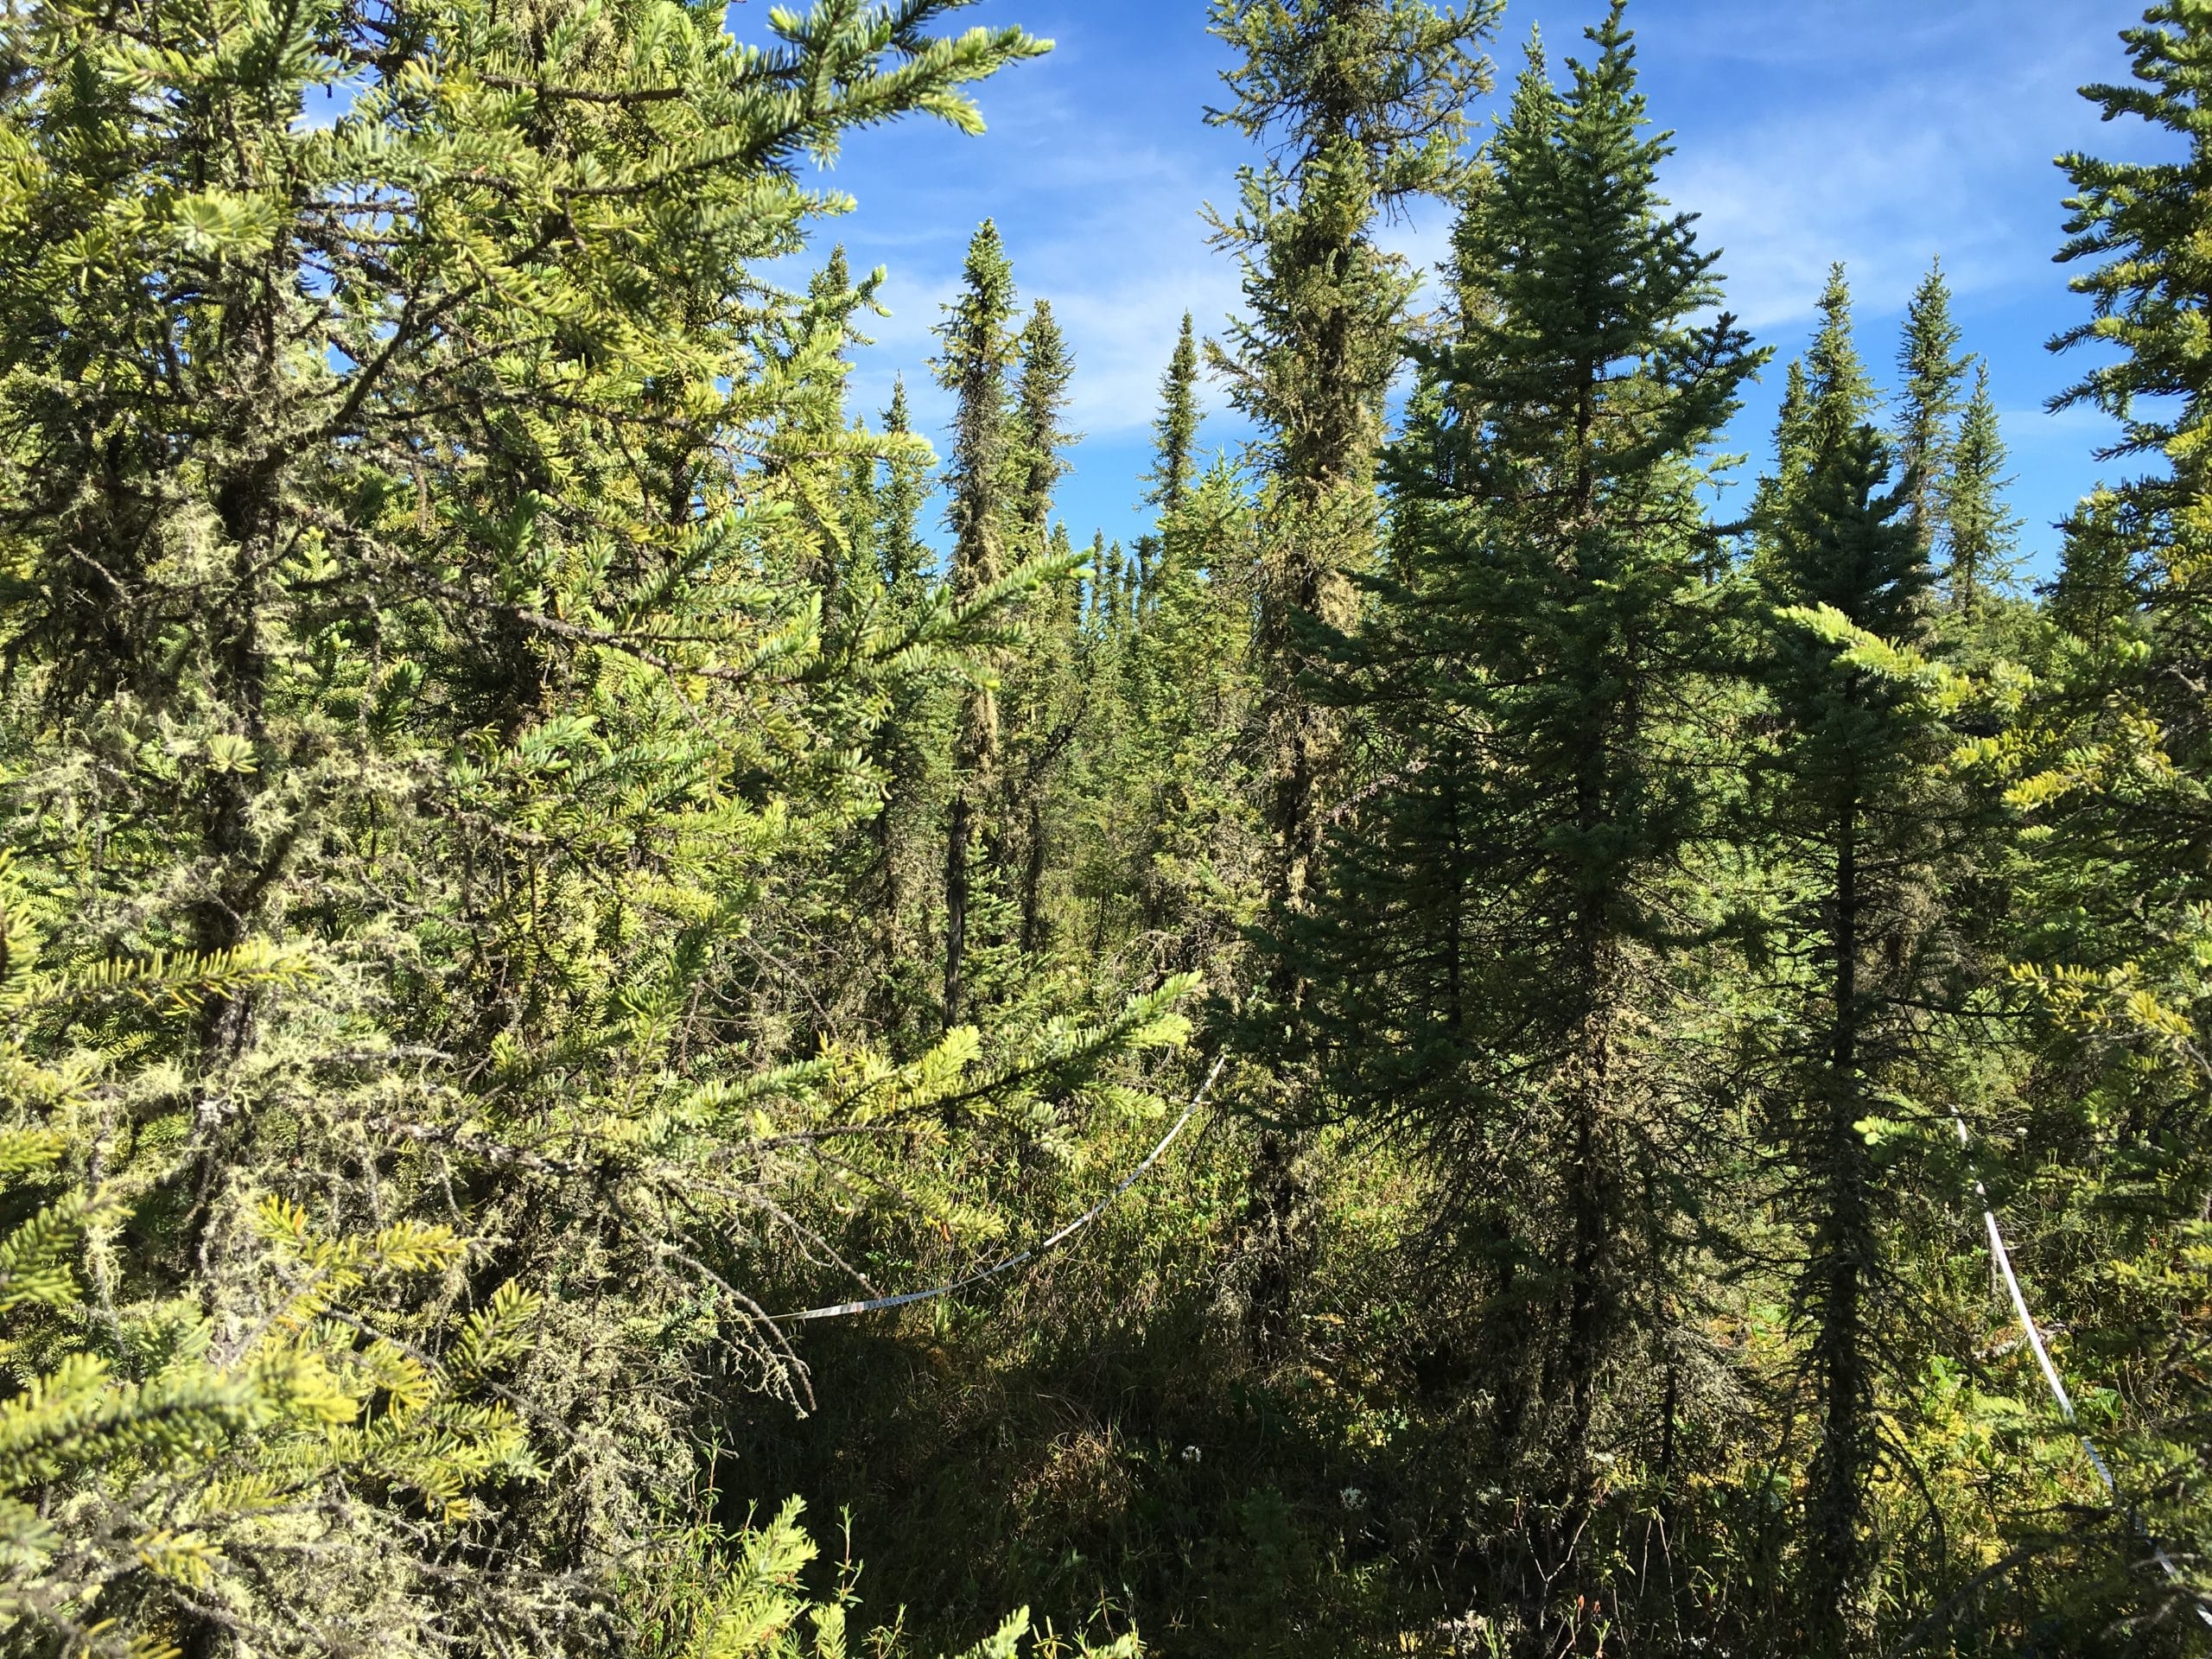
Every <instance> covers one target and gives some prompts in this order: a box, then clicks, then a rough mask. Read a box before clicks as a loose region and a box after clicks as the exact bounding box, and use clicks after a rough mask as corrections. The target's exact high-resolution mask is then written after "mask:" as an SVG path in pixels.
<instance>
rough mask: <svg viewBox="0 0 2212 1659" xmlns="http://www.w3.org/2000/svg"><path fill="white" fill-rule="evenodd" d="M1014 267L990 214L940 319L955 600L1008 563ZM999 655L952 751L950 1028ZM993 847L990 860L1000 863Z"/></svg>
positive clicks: (963, 987)
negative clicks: (950, 404) (948, 397)
mask: <svg viewBox="0 0 2212 1659" xmlns="http://www.w3.org/2000/svg"><path fill="white" fill-rule="evenodd" d="M1013 315H1014V268H1013V266H1012V265H1011V264H1008V262H1007V257H1006V249H1005V246H1004V245H1003V244H1002V243H1001V240H1000V238H999V232H998V226H996V225H995V224H993V223H992V222H991V221H990V220H988V219H986V220H984V221H983V224H982V227H981V228H980V229H978V230H977V231H976V234H975V236H974V238H972V239H971V240H970V241H969V245H968V258H967V264H966V266H965V268H964V269H963V273H962V293H961V296H960V298H959V299H958V300H957V301H956V302H953V303H952V304H951V305H950V306H948V307H947V308H945V316H944V321H943V322H942V323H941V324H940V325H939V326H938V340H939V341H940V342H941V346H942V350H941V354H940V355H939V357H938V363H937V375H938V384H939V385H943V386H944V389H945V390H946V391H950V392H951V393H952V394H953V396H954V397H956V398H957V399H958V409H957V414H956V416H955V417H954V428H953V439H952V454H951V456H950V462H949V464H948V467H947V471H946V480H945V493H946V505H945V519H946V522H947V524H949V525H950V527H951V530H952V533H953V536H954V538H955V539H954V543H953V549H952V562H951V563H952V568H951V573H950V583H951V589H952V594H953V597H954V598H955V600H956V601H967V600H972V599H974V598H976V596H977V595H978V594H983V593H986V592H988V590H990V589H991V588H994V587H995V586H996V585H997V584H998V583H999V582H1001V580H1002V579H1003V578H1004V577H1005V576H1006V575H1007V569H1008V568H1009V561H1008V557H1007V552H1008V541H1009V537H1010V536H1011V535H1013V534H1014V533H1016V527H1015V525H1014V524H1013V523H1012V522H1010V520H1011V514H1010V512H1009V503H1008V500H1007V482H1008V480H1007V468H1008V467H1009V465H1010V463H1011V459H1012V457H1013V455H1014V448H1013V440H1012V435H1011V434H1010V433H1009V430H1008V420H1007V384H1006V379H1007V369H1008V368H1009V367H1010V366H1011V365H1012V364H1013V362H1014V355H1015V351H1016V341H1015V340H1014V336H1013V335H1012V334H1010V333H1009V332H1008V328H1007V324H1008V322H1009V321H1010V320H1011V319H1012V317H1013ZM1001 665H1002V658H999V657H995V658H993V659H991V660H988V661H987V662H986V663H985V664H982V665H980V669H979V672H978V674H977V677H976V683H975V684H974V685H973V686H972V688H971V689H970V690H969V695H968V697H967V700H966V702H965V704H964V706H963V709H962V710H961V714H960V726H959V735H958V738H957V742H956V744H955V748H954V754H953V797H952V804H951V809H950V815H949V820H948V823H947V827H946V833H945V854H944V999H943V1016H944V1024H945V1026H946V1027H948V1028H949V1027H952V1026H953V1025H955V1024H957V1022H958V1020H959V1018H960V1014H961V1011H962V1007H963V1002H964V1001H965V998H966V994H967V968H968V951H969V924H970V919H971V918H970V913H969V912H970V909H971V906H972V905H973V902H974V899H975V887H974V879H975V871H974V868H973V865H974V861H975V857H976V842H977V839H978V837H979V835H982V834H984V833H988V827H987V826H985V825H983V824H982V823H980V822H979V820H980V819H981V818H982V815H983V814H984V813H985V812H986V811H987V810H988V804H989V803H990V801H991V798H992V797H993V796H994V795H995V793H996V791H997V789H998V785H999V775H998V774H999V760H1000V755H999V737H1000V732H999V708H998V690H997V686H996V683H995V682H996V679H997V676H998V672H999V670H1000V668H1001ZM990 861H991V862H993V863H995V862H996V849H991V859H990Z"/></svg>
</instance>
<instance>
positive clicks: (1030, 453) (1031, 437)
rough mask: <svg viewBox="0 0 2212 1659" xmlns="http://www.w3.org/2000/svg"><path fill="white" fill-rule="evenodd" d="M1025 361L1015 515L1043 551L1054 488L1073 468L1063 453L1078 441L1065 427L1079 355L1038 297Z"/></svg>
mask: <svg viewBox="0 0 2212 1659" xmlns="http://www.w3.org/2000/svg"><path fill="white" fill-rule="evenodd" d="M1015 346H1016V351H1017V353H1018V354H1019V356H1020V363H1021V373H1020V382H1019V384H1018V385H1016V387H1015V389H1014V426H1015V436H1014V465H1015V468H1016V471H1017V473H1018V474H1019V475H1018V477H1017V478H1016V479H1015V480H1014V492H1015V499H1014V516H1015V518H1016V519H1017V520H1018V521H1019V522H1020V524H1021V525H1022V527H1023V529H1024V531H1025V533H1027V535H1028V536H1029V537H1031V546H1030V550H1031V551H1033V552H1042V551H1043V550H1044V545H1043V543H1044V538H1045V527H1046V520H1047V519H1048V518H1050V517H1051V515H1052V490H1053V487H1054V486H1056V485H1058V482H1059V481H1060V480H1061V479H1062V478H1064V477H1065V476H1066V475H1067V474H1068V473H1069V472H1070V471H1071V470H1072V468H1071V466H1070V464H1069V463H1068V462H1067V461H1065V460H1064V459H1063V458H1062V451H1064V450H1065V449H1066V448H1068V447H1069V446H1070V445H1071V444H1072V443H1074V442H1076V441H1077V438H1076V435H1075V434H1074V433H1072V432H1070V431H1069V430H1067V429H1066V428H1065V427H1064V426H1062V425H1061V419H1062V416H1064V415H1065V413H1066V410H1067V404H1068V383H1069V381H1070V380H1071V379H1072V378H1074V375H1075V353H1073V352H1071V351H1070V350H1069V349H1068V343H1067V336H1066V335H1065V334H1062V333H1061V332H1060V325H1059V322H1058V320H1057V319H1056V318H1055V317H1054V316H1053V315H1052V302H1051V301H1049V300H1039V301H1038V302H1037V303H1036V305H1035V306H1034V307H1033V308H1032V309H1031V311H1030V314H1029V321H1028V322H1027V324H1025V325H1024V326H1023V327H1022V330H1021V334H1020V338H1019V340H1017V341H1016V342H1015Z"/></svg>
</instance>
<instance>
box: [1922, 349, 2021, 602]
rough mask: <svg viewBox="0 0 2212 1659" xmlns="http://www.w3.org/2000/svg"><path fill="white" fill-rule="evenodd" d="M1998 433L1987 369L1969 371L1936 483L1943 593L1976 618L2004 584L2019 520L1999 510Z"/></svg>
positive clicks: (2001, 460) (2002, 463) (2005, 481)
mask: <svg viewBox="0 0 2212 1659" xmlns="http://www.w3.org/2000/svg"><path fill="white" fill-rule="evenodd" d="M2006 454H2007V452H2006V450H2005V433H2004V429H2003V427H2002V425H2001V424H2000V423H1999V420H1998V416H1997V403H1996V400H1995V399H1994V398H1993V397H1991V396H1990V391H1989V365H1987V364H1986V363H1984V364H1982V365H1980V367H1979V368H1978V369H1977V370H1976V372H1975V375H1974V396H1973V397H1971V398H1970V399H1968V400H1967V406H1966V412H1965V414H1964V415H1963V416H1961V419H1960V422H1959V432H1958V438H1957V441H1956V442H1955V443H1954V444H1953V446H1952V448H1951V453H1950V456H1949V466H1948V469H1947V471H1946V474H1945V476H1944V477H1943V478H1942V480H1941V487H1942V523H1943V532H1944V541H1943V556H1944V565H1943V588H1944V592H1945V594H1946V595H1947V596H1948V599H1949V601H1950V603H1951V606H1952V607H1953V609H1955V611H1957V612H1959V613H1961V615H1963V616H1965V617H1967V618H1968V619H1969V620H1971V619H1973V618H1974V617H1975V616H1977V615H1978V614H1979V613H1980V612H1981V611H1982V610H1983V609H1984V608H1985V607H1986V606H1987V605H1988V604H1989V603H1990V601H1991V600H1992V599H1993V596H1994V595H1995V594H1998V593H1999V592H2001V591H2002V590H2003V589H2004V588H2005V586H2006V584H2007V583H2008V582H2009V581H2010V579H2011V577H2012V570H2013V567H2014V559H2013V554H2014V551H2015V550H2016V549H2017V548H2018V544H2019V534H2020V521H2019V519H2018V517H2016V516H2015V515H2014V514H2013V513H2012V511H2011V510H2010V509H2009V508H2008V507H2007V506H2006V505H2005V486H2008V485H2009V484H2011V482H2012V480H2011V479H2010V478H2009V477H2007V476H2006V474H2005V467H2006V464H2007V460H2006Z"/></svg>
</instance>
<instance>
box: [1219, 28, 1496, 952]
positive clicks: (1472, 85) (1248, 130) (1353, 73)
mask: <svg viewBox="0 0 2212 1659" xmlns="http://www.w3.org/2000/svg"><path fill="white" fill-rule="evenodd" d="M1499 10H1500V7H1499V5H1498V4H1497V0H1465V3H1458V4H1449V5H1441V6H1440V5H1437V4H1434V3H1431V0H1212V5H1211V11H1210V13H1209V16H1210V18H1211V29H1212V32H1213V33H1214V35H1217V37H1219V38H1220V39H1221V40H1222V41H1224V42H1225V43H1226V44H1227V45H1228V47H1229V48H1230V50H1231V51H1232V52H1235V53H1236V54H1238V56H1239V62H1238V64H1237V66H1236V67H1234V68H1232V69H1230V70H1228V71H1226V72H1224V75H1223V79H1224V81H1225V82H1226V83H1227V84H1228V86H1229V88H1230V91H1231V92H1233V93H1234V94H1235V95H1236V101H1235V102H1234V103H1233V104H1231V105H1229V106H1228V107H1227V108H1226V109H1219V110H1210V111H1208V112H1207V117H1206V118H1207V120H1208V121H1210V122H1211V123H1213V124H1217V125H1227V126H1233V127H1235V128H1236V129H1237V130H1239V131H1240V132H1243V134H1244V135H1245V136H1246V137H1249V138H1250V139H1252V140H1254V141H1255V142H1256V143H1264V144H1267V145H1268V146H1269V149H1270V155H1271V159H1270V161H1269V162H1268V164H1267V165H1266V166H1264V167H1260V168H1245V169H1243V172H1242V174H1241V175H1240V182H1241V187H1242V205H1241V208H1240V211H1239V212H1238V213H1236V215H1235V216H1234V217H1233V218H1231V217H1224V216H1222V215H1219V214H1213V215H1211V223H1212V225H1213V227H1214V241H1215V245H1217V246H1218V247H1222V248H1224V249H1227V250H1228V251H1230V252H1231V253H1232V254H1233V255H1234V256H1235V257H1236V261H1237V263H1238V265H1239V266H1240V268H1241V270H1242V272H1243V288H1244V296H1245V300H1246V303H1247V306H1248V308H1249V311H1250V319H1249V321H1238V322H1236V323H1235V324H1233V325H1232V327H1231V328H1230V335H1229V343H1228V346H1227V347H1226V348H1223V347H1218V346H1217V347H1215V348H1214V365H1215V367H1216V369H1217V372H1220V373H1221V374H1222V375H1223V376H1224V378H1225V379H1226V380H1227V382H1228V385H1229V392H1230V401H1231V402H1232V403H1234V404H1236V407H1237V408H1238V409H1239V410H1242V411H1243V413H1244V414H1245V415H1247V416H1249V417H1250V418H1251V419H1252V420H1253V421H1255V423H1258V425H1259V426H1260V428H1261V429H1262V433H1263V434H1264V439H1263V454H1264V466H1265V468H1266V473H1265V486H1264V488H1265V492H1266V501H1265V506H1264V510H1263V512H1262V523H1263V524H1266V525H1267V527H1268V534H1267V538H1266V542H1265V544H1264V546H1263V547H1262V562H1263V566H1264V569H1265V572H1266V581H1265V583H1264V587H1263V590H1262V594H1261V596H1260V600H1261V607H1262V628H1261V632H1260V636H1259V639H1258V640H1257V641H1256V644H1257V646H1258V649H1259V651H1260V652H1261V653H1262V664H1263V670H1262V671H1263V675H1264V678H1265V683H1267V685H1268V698H1267V704H1266V708H1265V711H1264V717H1265V720H1266V722H1267V741H1268V750H1269V767H1270V771H1271V773H1272V779H1273V781H1272V793H1273V804H1272V806H1271V809H1270V817H1271V822H1272V825H1273V832H1274V837H1275V842H1276V856H1275V860H1274V869H1273V871H1272V872H1271V874H1270V877H1269V899H1270V902H1271V904H1272V905H1273V906H1274V908H1275V909H1276V910H1277V911H1279V912H1283V913H1284V914H1286V915H1287V914H1289V913H1291V912H1294V911H1295V910H1296V909H1297V908H1298V907H1300V906H1301V905H1302V903H1303V894H1304V890H1305V887H1306V875H1307V870H1308V867H1309V866H1310V864H1311V862H1312V861H1313V855H1314V853H1315V850H1316V849H1317V848H1318V847H1319V842H1320V839H1321V832H1322V824H1323V820H1324V818H1325V815H1326V813H1327V811H1328V810H1329V806H1330V800H1331V796H1332V791H1333V790H1334V788H1335V773H1336V770H1337V764H1338V763H1337V753H1336V751H1337V741H1338V738H1337V733H1336V731H1335V729H1334V722H1333V721H1332V719H1331V718H1330V717H1329V716H1328V715H1327V714H1326V713H1325V711H1323V710H1319V709H1316V708H1315V707H1314V706H1313V703H1312V702H1311V700H1310V699H1309V698H1308V697H1307V696H1306V693H1305V691H1304V690H1303V689H1302V688H1301V683H1300V677H1301V676H1302V675H1303V674H1304V673H1305V672H1306V670H1307V669H1308V668H1310V667H1313V666H1314V665H1316V658H1315V657H1314V653H1313V646H1312V644H1311V638H1310V633H1309V630H1310V627H1311V626H1312V625H1313V624H1315V623H1319V624H1320V625H1321V626H1324V627H1326V628H1338V629H1341V628H1344V627H1346V626H1350V624H1351V621H1352V620H1353V610H1354V601H1353V594H1352V588H1351V581H1350V575H1349V573H1350V572H1352V571H1356V570H1359V569H1363V568H1364V567H1365V566H1366V565H1367V564H1368V563H1370V561H1371V560H1372V558H1373V556H1374V550H1375V543H1376V527H1377V517H1376V501H1375V491H1374V481H1375V467H1376V457H1377V456H1378V454H1379V453H1380V451H1381V447H1382V441H1383V399H1384V396H1385V394H1386V393H1387V391H1388V390H1389V385H1390V382H1391V379H1392V378H1393V377H1394V376H1395V373H1396V372H1397V370H1398V368H1399V365H1401V363H1402V361H1403V353H1402V343H1401V341H1402V335H1403V334H1404V332H1405V329H1406V325H1407V323H1408V320H1409V308H1410V306H1411V303H1412V302H1413V299H1414V295H1415V293H1416V291H1417V289H1418V287H1419V279H1418V277H1417V276H1416V274H1415V273H1414V271H1413V270H1412V269H1411V267H1410V266H1409V265H1408V263H1407V262H1406V261H1405V260H1403V259H1402V258H1399V257H1395V256H1393V255H1391V254H1389V253H1386V252H1385V251H1383V249H1382V248H1381V247H1380V246H1378V245H1377V244H1376V237H1375V232H1376V226H1377V225H1378V223H1380V222H1381V221H1383V220H1384V219H1388V218H1389V217H1391V216H1394V215H1396V214H1399V213H1404V212H1407V211H1408V210H1409V209H1410V208H1411V207H1413V206H1414V204H1415V203H1416V202H1418V201H1421V200H1447V199H1449V197H1450V196H1451V195H1452V193H1453V192H1454V191H1455V190H1456V189H1457V188H1459V183H1460V181H1461V180H1462V179H1463V178H1464V177H1465V172H1466V162H1465V157H1464V156H1463V155H1462V154H1461V142H1462V138H1463V137H1464V134H1465V130H1466V113H1465V105H1466V101H1467V100H1468V99H1470V98H1471V97H1472V96H1474V95H1476V94H1477V93H1478V92H1481V91H1483V90H1484V89H1485V88H1486V87H1487V86H1488V85H1489V80H1490V65H1489V62H1488V60H1486V59H1485V58H1484V56H1483V55H1482V54H1481V52H1480V49H1479V48H1480V46H1481V43H1482V42H1483V41H1484V39H1485V38H1486V37H1487V35H1489V32H1490V30H1491V28H1492V26H1493V25H1494V23H1495V22H1496V20H1497V14H1498V11H1499ZM1285 990H1287V988H1285V987H1278V988H1277V992H1278V994H1279V995H1280V994H1282V993H1283V992H1284V991H1285Z"/></svg>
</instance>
